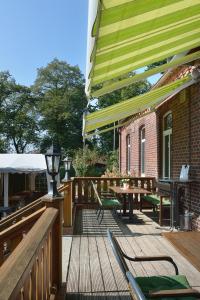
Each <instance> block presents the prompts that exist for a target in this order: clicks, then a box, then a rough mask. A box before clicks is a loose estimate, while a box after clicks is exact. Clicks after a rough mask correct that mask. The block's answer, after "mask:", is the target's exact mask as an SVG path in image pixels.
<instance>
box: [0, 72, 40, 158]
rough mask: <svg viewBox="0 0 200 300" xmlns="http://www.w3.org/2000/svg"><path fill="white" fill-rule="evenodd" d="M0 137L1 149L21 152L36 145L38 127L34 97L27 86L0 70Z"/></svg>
mask: <svg viewBox="0 0 200 300" xmlns="http://www.w3.org/2000/svg"><path fill="white" fill-rule="evenodd" d="M0 104H1V106H0V137H1V141H2V146H3V150H4V151H5V150H8V149H11V150H12V149H13V148H14V149H15V151H16V152H17V153H23V152H25V151H26V150H28V149H30V147H33V146H34V147H35V146H37V143H38V140H39V136H38V134H39V128H38V126H37V113H36V110H35V99H34V97H33V95H32V94H31V90H30V89H29V88H28V87H25V86H22V85H19V84H16V82H15V80H14V79H13V78H12V77H11V75H10V74H9V72H0Z"/></svg>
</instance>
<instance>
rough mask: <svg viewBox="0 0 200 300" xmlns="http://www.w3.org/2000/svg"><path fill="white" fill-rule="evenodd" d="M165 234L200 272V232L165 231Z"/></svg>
mask: <svg viewBox="0 0 200 300" xmlns="http://www.w3.org/2000/svg"><path fill="white" fill-rule="evenodd" d="M163 235H164V237H165V238H167V239H168V240H169V241H170V243H171V244H172V245H173V246H174V247H175V248H176V249H177V250H178V252H179V253H181V254H182V255H183V256H185V258H186V259H187V260H189V261H190V262H191V264H193V266H194V267H195V268H196V269H197V270H198V271H199V272H200V232H199V231H187V232H164V233H163Z"/></svg>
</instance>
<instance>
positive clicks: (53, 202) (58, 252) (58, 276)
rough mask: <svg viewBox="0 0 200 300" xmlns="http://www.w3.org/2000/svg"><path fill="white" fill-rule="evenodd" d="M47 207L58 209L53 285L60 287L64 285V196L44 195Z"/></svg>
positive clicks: (54, 236)
mask: <svg viewBox="0 0 200 300" xmlns="http://www.w3.org/2000/svg"><path fill="white" fill-rule="evenodd" d="M43 200H44V202H45V204H46V206H47V207H54V208H56V209H58V212H59V213H58V216H57V218H56V221H55V223H54V226H53V230H52V241H51V242H52V286H55V287H56V288H57V289H59V288H60V287H61V285H62V225H63V224H62V223H63V209H62V207H63V197H55V198H52V197H51V196H48V195H46V196H44V198H43Z"/></svg>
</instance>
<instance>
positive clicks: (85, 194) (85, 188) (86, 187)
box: [84, 179, 90, 203]
mask: <svg viewBox="0 0 200 300" xmlns="http://www.w3.org/2000/svg"><path fill="white" fill-rule="evenodd" d="M84 202H85V203H87V202H90V201H89V198H88V180H87V179H85V180H84Z"/></svg>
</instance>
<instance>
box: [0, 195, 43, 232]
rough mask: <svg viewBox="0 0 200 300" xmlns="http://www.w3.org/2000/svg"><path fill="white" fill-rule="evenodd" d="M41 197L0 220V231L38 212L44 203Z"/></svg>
mask: <svg viewBox="0 0 200 300" xmlns="http://www.w3.org/2000/svg"><path fill="white" fill-rule="evenodd" d="M43 197H44V196H43ZM43 197H41V198H39V199H37V200H35V201H33V202H32V203H30V204H28V205H26V206H25V207H22V208H20V209H19V210H17V211H16V212H14V213H12V214H10V215H8V216H7V217H6V218H4V219H2V220H0V231H2V230H4V229H5V228H7V227H8V226H11V225H12V224H14V223H16V222H18V221H19V220H21V219H22V218H23V217H26V216H28V215H30V214H31V213H33V212H34V211H36V210H38V209H39V208H41V207H43V206H45V203H44V202H43Z"/></svg>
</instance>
